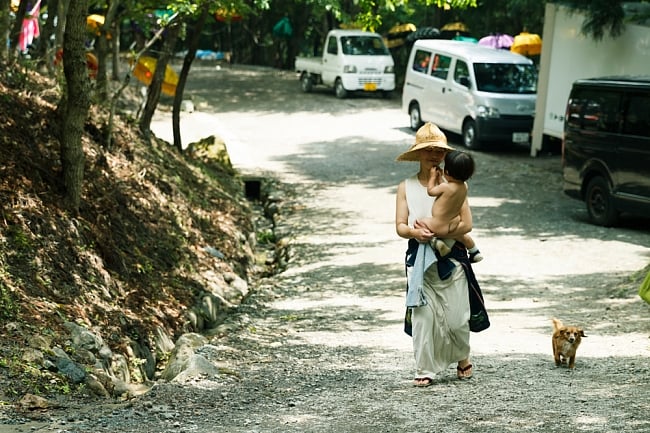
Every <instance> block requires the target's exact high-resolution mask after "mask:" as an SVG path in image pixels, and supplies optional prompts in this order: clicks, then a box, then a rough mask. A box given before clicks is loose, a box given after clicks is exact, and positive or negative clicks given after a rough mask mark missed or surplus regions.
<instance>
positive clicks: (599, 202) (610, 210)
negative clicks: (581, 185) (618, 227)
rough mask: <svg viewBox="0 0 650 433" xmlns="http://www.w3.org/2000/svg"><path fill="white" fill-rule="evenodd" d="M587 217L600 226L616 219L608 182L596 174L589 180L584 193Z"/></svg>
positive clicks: (612, 222)
mask: <svg viewBox="0 0 650 433" xmlns="http://www.w3.org/2000/svg"><path fill="white" fill-rule="evenodd" d="M585 203H586V204H587V213H588V214H589V219H590V220H591V221H592V222H593V223H594V224H598V225H600V226H605V227H608V226H611V225H613V224H614V223H616V221H617V220H618V211H617V210H616V208H615V207H614V203H613V200H612V193H611V190H610V187H609V182H607V180H606V179H605V178H604V177H602V176H597V177H594V178H593V179H591V180H590V181H589V184H587V190H586V194H585Z"/></svg>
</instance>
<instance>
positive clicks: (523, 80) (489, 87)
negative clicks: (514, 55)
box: [474, 63, 537, 94]
mask: <svg viewBox="0 0 650 433" xmlns="http://www.w3.org/2000/svg"><path fill="white" fill-rule="evenodd" d="M474 75H475V76H476V86H477V88H478V90H480V91H482V92H492V93H521V94H531V93H536V92H537V69H536V68H535V66H534V65H518V64H514V63H475V64H474Z"/></svg>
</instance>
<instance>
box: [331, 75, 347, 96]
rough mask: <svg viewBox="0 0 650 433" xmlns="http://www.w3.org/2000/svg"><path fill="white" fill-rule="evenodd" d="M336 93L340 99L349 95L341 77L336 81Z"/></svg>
mask: <svg viewBox="0 0 650 433" xmlns="http://www.w3.org/2000/svg"><path fill="white" fill-rule="evenodd" d="M334 93H335V94H336V97H337V98H339V99H343V98H345V97H346V96H348V91H347V90H345V87H343V81H341V79H340V78H337V79H336V82H335V83H334Z"/></svg>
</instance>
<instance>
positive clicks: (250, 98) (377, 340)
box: [25, 65, 650, 433]
mask: <svg viewBox="0 0 650 433" xmlns="http://www.w3.org/2000/svg"><path fill="white" fill-rule="evenodd" d="M188 86H189V88H188V89H187V92H188V94H190V95H192V96H193V98H194V103H195V105H196V107H197V109H198V111H196V112H194V113H191V114H184V115H183V119H182V122H183V128H184V134H185V141H193V140H194V139H196V138H201V137H205V136H207V135H210V134H213V133H214V134H218V135H220V136H222V137H223V138H224V139H225V140H226V143H227V146H228V150H229V153H230V155H231V158H232V160H233V163H234V164H235V165H236V166H237V168H239V169H240V170H241V171H242V172H243V173H247V174H254V175H257V176H269V177H276V178H278V179H280V180H281V181H282V182H283V183H284V184H286V187H285V188H286V191H287V192H286V196H285V202H284V203H283V208H284V209H285V210H286V211H289V210H292V211H293V212H291V213H289V212H285V213H283V215H282V217H281V218H280V219H279V226H278V232H279V233H284V234H286V235H287V237H288V238H289V239H290V240H291V245H292V247H291V252H292V258H291V260H290V264H289V268H288V269H287V270H286V271H285V272H283V273H282V274H280V275H277V276H275V277H273V278H271V279H268V280H266V281H262V282H260V285H259V287H258V290H257V293H256V294H255V295H254V296H253V297H252V298H251V299H250V300H249V302H247V303H246V304H245V305H242V306H241V308H240V309H239V312H238V314H237V315H236V316H233V317H232V318H230V319H229V320H228V321H227V323H225V324H224V325H222V326H221V327H220V328H219V329H217V330H215V331H214V333H213V335H212V336H211V338H212V339H211V345H210V346H206V348H205V350H204V352H205V353H206V356H207V357H208V358H209V359H210V360H212V361H213V362H215V363H217V365H218V366H220V369H221V371H222V373H223V374H221V375H220V376H218V377H216V378H197V379H196V380H195V381H193V382H191V383H188V384H185V385H182V386H181V385H178V384H162V383H161V384H158V385H156V386H155V387H154V389H153V390H152V391H151V392H150V393H148V394H146V395H145V396H143V397H141V398H138V399H136V400H134V401H131V402H129V403H127V404H120V405H116V406H114V407H105V406H104V407H95V408H92V410H84V409H83V408H76V409H75V408H73V409H71V410H70V412H69V413H70V415H69V417H68V418H67V419H65V418H64V419H57V420H55V421H56V422H53V423H52V424H51V426H50V427H49V428H48V429H51V430H53V431H61V432H108V431H122V432H145V431H147V432H152V431H153V432H172V431H173V432H233V433H234V432H251V433H252V432H278V433H279V432H314V433H316V432H318V433H341V432H351V433H352V432H355V433H356V432H391V433H392V432H445V433H447V432H450V433H455V432H459V433H460V432H476V433H488V432H489V433H492V432H513V433H515V432H516V433H521V432H533V433H549V432H575V431H580V432H613V431H616V432H621V433H622V432H630V433H631V432H650V418H649V417H648V413H650V386H649V385H650V384H649V378H650V376H649V373H650V368H649V367H648V359H649V358H648V357H649V356H650V339H649V336H650V306H648V305H646V304H644V303H643V302H642V301H641V300H640V299H639V298H638V297H637V296H636V295H635V291H636V289H637V287H636V286H633V285H632V284H629V280H630V276H631V275H632V274H634V273H635V272H637V271H638V270H640V269H642V268H643V267H644V266H646V265H647V264H648V262H649V260H650V230H648V227H650V225H649V224H648V223H649V222H650V221H648V220H647V219H626V220H625V221H624V223H623V226H622V227H619V228H610V229H606V228H600V227H595V226H592V225H590V224H588V223H586V222H585V220H586V212H585V211H584V209H583V206H582V204H581V203H579V202H576V201H573V200H571V199H569V198H567V197H564V196H563V194H562V192H561V178H560V157H559V156H557V155H544V156H541V157H538V158H534V159H533V158H530V157H529V156H528V152H527V150H526V149H521V148H512V147H509V148H506V149H501V150H493V151H489V152H487V151H484V152H475V153H474V156H475V158H476V160H477V164H478V165H477V172H476V175H475V176H474V178H473V179H472V180H471V182H470V194H471V200H470V203H471V205H472V207H473V213H474V219H475V230H474V232H473V235H474V238H475V239H476V241H477V243H478V245H479V247H480V248H481V251H482V252H483V254H484V256H485V260H484V261H483V262H481V263H479V264H477V265H475V272H476V274H477V277H478V279H479V282H480V283H481V286H482V289H483V291H484V293H485V295H486V301H487V307H488V310H489V312H490V314H491V320H492V327H491V328H490V329H488V330H486V331H484V332H481V333H478V334H472V338H471V345H472V355H471V356H472V361H473V363H474V365H475V373H474V377H473V378H472V379H471V380H469V381H458V380H457V379H456V378H455V370H454V366H450V368H449V371H448V372H447V373H446V374H443V375H441V376H440V377H439V378H437V380H436V383H435V384H434V385H433V386H431V387H429V388H425V389H416V388H413V387H412V385H411V383H412V379H413V374H414V372H413V369H414V363H413V357H412V351H411V341H410V339H409V337H407V336H406V335H405V334H404V333H403V332H402V327H401V326H402V324H401V320H402V317H403V313H404V308H403V306H404V297H403V290H404V283H405V281H404V276H403V267H402V261H403V253H404V250H405V247H406V245H405V241H404V240H401V239H399V238H397V236H396V234H395V231H394V225H393V217H394V201H395V200H394V193H395V187H396V185H397V184H398V182H399V181H400V180H401V179H402V178H404V177H406V176H408V175H409V174H411V173H412V172H414V170H416V166H415V165H412V164H411V163H396V162H394V159H395V156H396V155H397V154H399V153H400V152H401V151H403V150H404V149H405V148H406V147H408V146H409V145H410V144H411V143H412V141H413V139H414V134H413V133H412V132H411V131H410V130H409V129H408V127H407V126H408V118H407V115H406V113H402V112H401V110H400V108H399V100H398V99H397V98H396V99H393V100H384V99H381V98H372V97H370V98H366V97H356V98H350V99H346V100H338V99H336V98H334V97H333V95H332V94H331V93H329V92H324V91H322V92H321V91H319V92H317V93H314V94H302V93H300V90H299V89H300V86H299V82H298V80H297V79H296V77H295V76H294V75H293V74H290V73H286V72H278V71H269V70H258V69H221V70H217V69H216V68H214V67H213V66H209V65H206V66H204V67H200V66H199V67H197V68H195V69H194V72H193V77H192V78H191V80H190V82H189V84H188ZM168 122H169V116H167V115H166V114H164V113H162V114H161V115H159V117H158V119H157V121H156V122H155V123H154V125H153V127H154V131H156V132H157V134H158V135H161V136H164V135H165V134H168V133H170V132H171V126H169V123H168ZM450 142H451V144H452V145H455V146H460V145H459V141H458V138H457V137H453V136H450ZM553 316H556V317H559V318H561V319H563V320H564V321H565V322H567V323H571V324H577V325H580V326H582V327H584V329H585V332H586V334H587V336H588V337H587V338H586V339H584V340H583V343H582V346H581V347H580V349H579V353H578V360H577V363H576V368H575V370H574V371H569V370H568V369H566V368H556V367H555V365H554V363H553V360H552V354H551V339H550V333H551V322H550V319H551V317H553ZM208 355H209V356H208ZM25 431H27V430H25ZM41 431H46V430H45V429H42V430H41Z"/></svg>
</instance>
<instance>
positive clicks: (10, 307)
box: [0, 270, 19, 323]
mask: <svg viewBox="0 0 650 433" xmlns="http://www.w3.org/2000/svg"><path fill="white" fill-rule="evenodd" d="M1 277H2V273H1V270H0V278H1ZM18 310H19V306H18V303H17V302H16V299H14V296H13V295H12V293H11V291H10V290H9V288H8V287H7V286H6V285H5V284H4V283H3V282H2V281H1V280H0V322H3V323H6V322H8V321H10V320H14V319H15V318H16V317H17V316H18Z"/></svg>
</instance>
